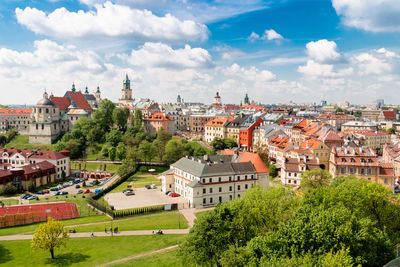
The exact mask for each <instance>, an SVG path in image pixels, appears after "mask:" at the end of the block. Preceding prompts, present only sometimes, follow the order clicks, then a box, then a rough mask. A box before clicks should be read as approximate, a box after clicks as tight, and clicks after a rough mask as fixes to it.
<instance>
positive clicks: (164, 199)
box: [104, 188, 187, 210]
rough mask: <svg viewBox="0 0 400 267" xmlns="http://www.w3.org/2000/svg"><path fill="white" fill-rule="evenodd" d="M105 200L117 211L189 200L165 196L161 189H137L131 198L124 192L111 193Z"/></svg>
mask: <svg viewBox="0 0 400 267" xmlns="http://www.w3.org/2000/svg"><path fill="white" fill-rule="evenodd" d="M104 199H105V200H106V201H107V202H108V203H109V204H110V205H112V206H114V209H116V210H121V209H130V208H140V207H149V206H155V205H162V204H173V203H187V200H186V199H184V198H183V197H169V196H167V195H165V193H163V192H161V190H160V189H159V188H157V189H146V188H137V189H135V195H131V196H125V195H124V194H123V193H122V192H118V193H109V194H107V195H106V196H105V197H104Z"/></svg>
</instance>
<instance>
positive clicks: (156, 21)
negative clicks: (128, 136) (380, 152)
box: [0, 0, 400, 105]
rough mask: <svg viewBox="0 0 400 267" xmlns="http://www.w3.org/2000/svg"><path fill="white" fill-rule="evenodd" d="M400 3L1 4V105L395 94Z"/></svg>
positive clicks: (357, 99)
mask: <svg viewBox="0 0 400 267" xmlns="http://www.w3.org/2000/svg"><path fill="white" fill-rule="evenodd" d="M399 33H400V5H399V4H398V0H379V1H376V0H363V1H360V0H275V1H274V0H265V1H263V0H241V1H238V0H196V1H193V0H113V1H104V0H27V1H22V0H1V1H0V92H1V93H2V94H1V98H0V103H1V104H28V105H30V104H35V103H36V102H37V101H39V100H40V99H41V97H42V94H43V92H44V90H46V91H47V92H48V93H53V94H54V95H57V96H62V95H64V93H65V91H66V90H69V89H70V88H71V87H72V83H75V85H76V88H77V89H78V90H82V91H83V90H85V87H86V86H87V87H88V88H89V91H91V92H94V91H95V90H96V87H97V86H99V87H100V90H101V93H102V97H103V98H108V99H111V100H113V101H115V102H117V101H118V98H119V97H120V94H121V88H122V82H123V79H124V77H125V75H126V74H128V75H129V77H130V79H131V87H132V89H133V94H134V97H135V98H150V99H154V100H156V101H158V102H160V103H162V102H164V103H165V102H175V101H176V97H177V95H178V94H179V95H181V97H182V98H183V99H184V100H185V101H186V102H203V103H211V102H212V100H213V96H214V95H215V93H216V92H217V91H218V92H219V93H220V96H221V98H222V102H223V103H233V104H239V103H240V101H243V98H244V96H245V94H246V93H248V94H249V97H250V99H252V100H255V101H258V102H260V103H263V104H272V103H287V102H289V101H294V102H297V103H303V102H317V103H319V102H320V101H321V100H327V101H328V102H329V103H336V102H338V101H350V102H351V103H355V104H370V103H372V102H373V101H374V100H376V99H380V98H383V99H384V100H385V102H386V103H391V104H397V103H399V102H400V94H399V90H398V88H399V86H400V75H399V69H400V68H399V67H400V66H399V63H400V47H399V46H400V34H399Z"/></svg>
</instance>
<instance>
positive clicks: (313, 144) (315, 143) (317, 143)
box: [300, 139, 322, 149]
mask: <svg viewBox="0 0 400 267" xmlns="http://www.w3.org/2000/svg"><path fill="white" fill-rule="evenodd" d="M321 144H322V141H319V140H315V139H309V140H306V141H304V142H303V143H302V144H301V145H300V147H302V148H308V149H316V148H317V147H318V146H320V145H321Z"/></svg>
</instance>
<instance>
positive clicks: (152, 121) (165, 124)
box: [143, 112, 175, 135]
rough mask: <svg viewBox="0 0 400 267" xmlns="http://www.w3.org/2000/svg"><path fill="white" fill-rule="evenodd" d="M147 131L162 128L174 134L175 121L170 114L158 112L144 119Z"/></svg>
mask: <svg viewBox="0 0 400 267" xmlns="http://www.w3.org/2000/svg"><path fill="white" fill-rule="evenodd" d="M143 122H144V126H145V128H146V131H147V132H149V133H151V132H153V133H157V132H158V130H160V128H163V129H164V130H165V131H168V132H169V133H171V134H172V135H173V134H174V133H175V122H174V119H173V118H172V117H170V116H169V115H168V114H164V113H161V112H157V113H154V114H151V115H149V116H147V117H145V118H144V119H143Z"/></svg>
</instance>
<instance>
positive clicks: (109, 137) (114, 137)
mask: <svg viewBox="0 0 400 267" xmlns="http://www.w3.org/2000/svg"><path fill="white" fill-rule="evenodd" d="M121 141H122V132H121V131H118V130H115V129H114V130H111V131H110V132H108V133H107V134H106V142H107V143H110V144H111V145H112V146H117V145H118V143H119V142H121Z"/></svg>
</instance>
